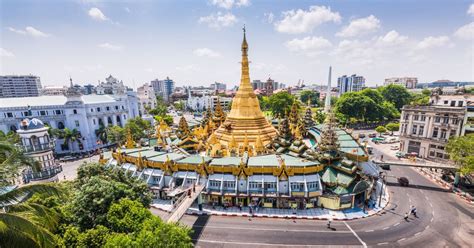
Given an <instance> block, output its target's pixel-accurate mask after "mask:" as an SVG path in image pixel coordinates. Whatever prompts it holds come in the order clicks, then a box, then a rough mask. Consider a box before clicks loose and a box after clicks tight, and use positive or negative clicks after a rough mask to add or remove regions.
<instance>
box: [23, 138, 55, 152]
mask: <svg viewBox="0 0 474 248" xmlns="http://www.w3.org/2000/svg"><path fill="white" fill-rule="evenodd" d="M21 149H22V150H23V152H25V153H34V152H44V151H48V150H54V142H53V141H50V142H47V143H41V144H35V145H29V146H21Z"/></svg>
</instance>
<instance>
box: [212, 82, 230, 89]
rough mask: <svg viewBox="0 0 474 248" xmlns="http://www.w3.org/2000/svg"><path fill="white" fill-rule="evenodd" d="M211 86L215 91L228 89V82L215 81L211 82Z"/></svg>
mask: <svg viewBox="0 0 474 248" xmlns="http://www.w3.org/2000/svg"><path fill="white" fill-rule="evenodd" d="M211 88H213V89H214V90H215V91H226V89H227V86H226V84H223V83H219V82H215V83H213V84H211Z"/></svg>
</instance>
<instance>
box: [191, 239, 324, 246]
mask: <svg viewBox="0 0 474 248" xmlns="http://www.w3.org/2000/svg"><path fill="white" fill-rule="evenodd" d="M194 241H197V242H201V243H214V244H234V245H237V244H238V245H251V246H280V247H316V246H319V245H293V244H273V243H254V242H237V241H222V240H209V239H198V240H196V239H195V240H194ZM320 247H323V246H320Z"/></svg>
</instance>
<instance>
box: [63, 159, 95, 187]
mask: <svg viewBox="0 0 474 248" xmlns="http://www.w3.org/2000/svg"><path fill="white" fill-rule="evenodd" d="M98 161H99V156H98V155H95V156H92V157H90V158H83V159H79V160H74V161H68V162H61V165H62V166H63V171H62V172H61V173H59V174H58V178H59V181H63V180H64V179H66V180H73V179H75V178H76V177H77V168H79V166H80V165H81V164H83V163H90V162H98Z"/></svg>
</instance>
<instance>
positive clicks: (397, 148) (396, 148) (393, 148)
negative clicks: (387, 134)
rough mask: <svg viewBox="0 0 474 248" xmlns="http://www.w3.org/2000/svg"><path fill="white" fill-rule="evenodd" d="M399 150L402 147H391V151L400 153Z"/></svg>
mask: <svg viewBox="0 0 474 248" xmlns="http://www.w3.org/2000/svg"><path fill="white" fill-rule="evenodd" d="M399 149H400V147H398V146H390V150H397V151H398V150H399Z"/></svg>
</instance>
